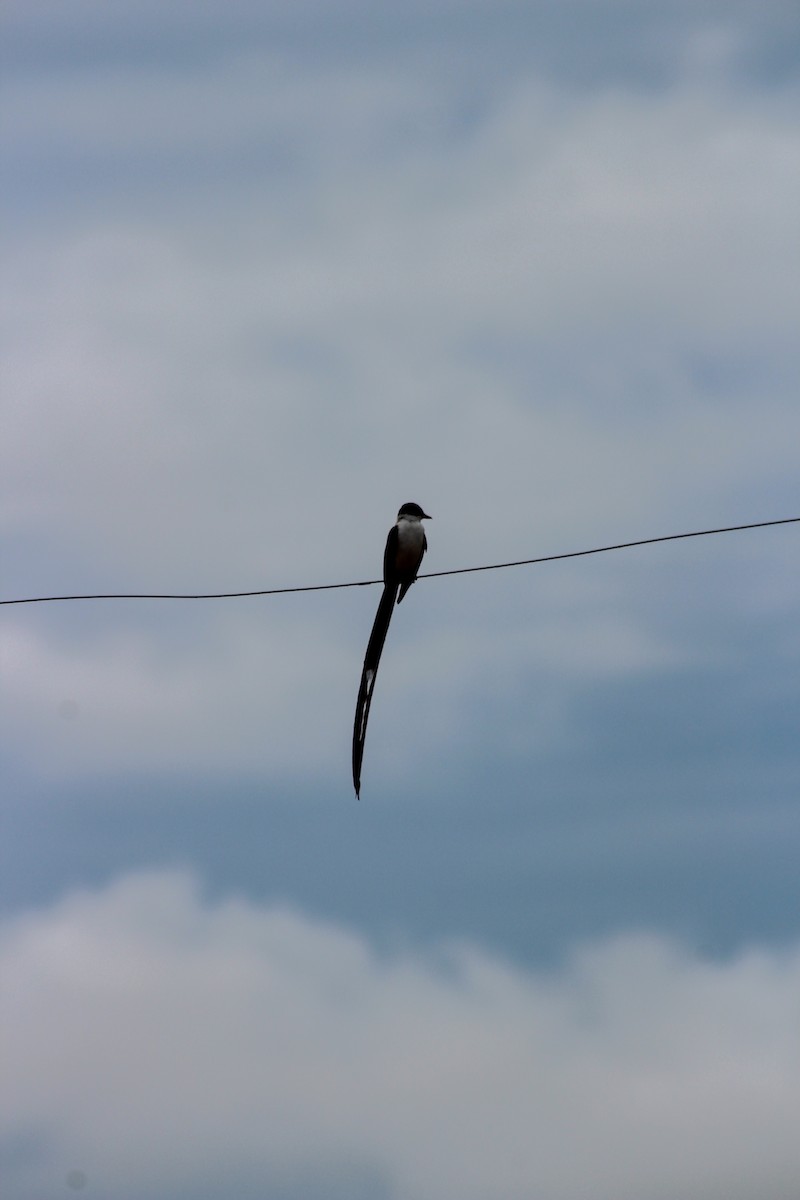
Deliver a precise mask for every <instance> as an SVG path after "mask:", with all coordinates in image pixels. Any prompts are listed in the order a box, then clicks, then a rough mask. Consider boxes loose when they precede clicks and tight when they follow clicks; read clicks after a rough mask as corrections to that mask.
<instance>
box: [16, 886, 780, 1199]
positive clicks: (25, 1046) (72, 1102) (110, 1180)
mask: <svg viewBox="0 0 800 1200" xmlns="http://www.w3.org/2000/svg"><path fill="white" fill-rule="evenodd" d="M0 967H1V968H2V969H0V978H2V979H3V999H2V1020H1V1021H0V1025H1V1026H2V1029H3V1031H4V1034H5V1036H6V1038H7V1042H8V1044H7V1046H6V1048H5V1051H4V1056H3V1057H4V1087H3V1093H2V1094H3V1101H2V1103H3V1107H4V1109H5V1112H4V1121H5V1124H6V1127H7V1128H8V1129H9V1130H10V1131H11V1133H12V1135H13V1136H14V1137H15V1138H16V1141H17V1144H20V1145H21V1144H23V1143H24V1138H25V1135H26V1134H31V1135H32V1133H34V1132H35V1133H36V1134H38V1135H39V1137H40V1143H39V1144H40V1145H41V1146H42V1147H43V1152H42V1154H41V1157H38V1158H37V1156H36V1155H33V1156H32V1161H30V1162H28V1163H27V1165H26V1164H23V1163H22V1162H20V1164H19V1166H18V1171H17V1175H16V1177H15V1178H14V1180H13V1184H14V1186H15V1187H16V1191H15V1192H14V1193H13V1194H15V1195H19V1196H22V1195H29V1194H30V1195H32V1194H34V1192H35V1191H37V1190H38V1191H39V1192H42V1193H45V1194H50V1193H51V1192H53V1191H55V1190H56V1189H57V1188H58V1187H59V1186H60V1185H61V1184H62V1181H63V1179H64V1178H65V1177H66V1175H67V1172H68V1171H70V1170H75V1169H78V1170H81V1171H83V1172H84V1173H85V1175H86V1177H87V1180H88V1181H89V1182H90V1183H91V1184H92V1185H93V1187H94V1189H95V1190H96V1191H98V1192H103V1194H110V1195H114V1196H116V1197H119V1198H120V1200H124V1198H127V1197H129V1196H130V1197H132V1196H138V1197H147V1196H158V1197H159V1198H160V1200H164V1198H169V1197H172V1196H178V1195H184V1194H192V1195H205V1194H206V1192H205V1190H204V1189H205V1187H207V1186H208V1181H209V1180H212V1181H213V1180H220V1179H222V1178H227V1179H228V1188H227V1189H226V1194H227V1195H229V1196H230V1197H231V1198H232V1200H237V1195H239V1194H242V1195H245V1194H247V1195H248V1196H249V1195H250V1194H251V1193H250V1192H247V1191H246V1189H245V1184H244V1182H243V1181H244V1179H245V1178H249V1179H250V1180H251V1181H252V1180H259V1179H260V1181H261V1189H262V1190H261V1192H260V1193H257V1192H254V1193H252V1194H261V1195H269V1194H271V1191H270V1187H271V1186H273V1185H274V1182H275V1180H276V1179H280V1180H282V1181H283V1186H284V1188H285V1190H284V1191H281V1193H280V1194H286V1192H288V1191H289V1190H290V1185H291V1184H292V1181H293V1180H294V1181H295V1184H296V1185H298V1188H299V1190H302V1187H300V1186H299V1183H302V1181H303V1180H305V1184H304V1186H305V1187H306V1189H307V1190H306V1195H314V1194H319V1195H320V1196H323V1195H329V1194H330V1190H329V1191H326V1188H325V1182H324V1180H325V1176H326V1172H327V1174H328V1179H329V1188H330V1187H333V1186H335V1185H336V1183H337V1180H342V1179H345V1178H351V1179H355V1178H356V1177H357V1176H358V1175H359V1172H361V1175H362V1176H363V1177H366V1176H368V1175H369V1174H370V1172H371V1173H372V1176H373V1177H374V1178H375V1180H376V1181H379V1182H376V1185H375V1190H374V1192H370V1191H369V1190H366V1191H364V1192H363V1194H364V1195H374V1196H376V1197H378V1196H392V1197H393V1198H394V1200H404V1198H405V1197H408V1198H411V1197H414V1200H449V1198H450V1197H452V1196H456V1195H457V1196H460V1197H463V1198H464V1200H471V1198H472V1200H479V1198H481V1200H483V1198H485V1197H487V1196H497V1195H502V1196H504V1197H507V1198H508V1200H512V1198H513V1197H520V1198H521V1200H522V1198H523V1197H524V1198H525V1200H527V1198H528V1197H530V1196H531V1195H532V1194H536V1195H547V1196H548V1197H551V1198H552V1200H582V1198H584V1200H589V1198H590V1197H592V1198H594V1197H597V1196H599V1195H613V1196H614V1197H618V1198H619V1200H664V1198H666V1197H670V1198H673V1200H674V1198H676V1197H686V1198H687V1200H689V1197H691V1200H712V1198H713V1200H720V1198H721V1197H725V1200H751V1198H752V1196H753V1195H755V1194H756V1193H758V1194H759V1195H764V1196H769V1197H770V1200H790V1197H793V1195H794V1189H795V1187H796V1180H797V1175H798V1172H800V1158H798V1148H797V1138H796V1133H795V1126H796V1116H795V1114H796V1112H797V1111H798V1107H800V1083H798V1080H800V1070H798V1067H800V1061H798V1053H797V1046H796V1014H797V1004H798V1000H800V950H798V949H797V948H795V949H792V950H787V951H784V952H780V953H778V952H766V951H757V950H753V951H751V952H748V953H745V954H743V955H741V956H740V957H738V958H736V959H735V960H731V961H729V962H724V963H712V962H707V961H704V960H702V959H701V958H699V957H697V956H696V955H695V954H694V953H692V952H689V951H687V950H686V949H683V948H681V947H680V946H677V945H674V944H671V943H668V942H665V941H663V940H662V939H660V938H657V937H653V936H647V935H637V936H623V937H620V938H617V939H613V940H611V941H606V942H602V943H598V944H596V945H593V946H589V947H584V948H582V949H578V950H576V951H575V952H574V953H573V954H572V955H571V956H570V957H569V958H568V959H567V960H566V961H564V962H563V963H562V964H561V965H560V966H558V967H555V968H551V969H543V968H542V969H537V970H534V971H522V970H519V969H516V968H512V967H510V966H508V965H506V964H503V963H501V962H498V961H495V960H493V959H492V958H490V957H487V956H486V955H485V954H483V953H482V952H480V951H479V950H477V949H475V948H474V947H470V946H451V947H443V948H442V949H441V951H440V952H439V953H437V954H436V955H433V956H431V955H430V954H427V955H420V954H417V953H411V952H405V953H402V954H401V953H392V954H388V955H378V954H376V953H375V951H374V950H373V949H372V948H371V947H370V946H369V945H368V944H366V943H365V942H364V941H363V940H361V939H360V938H359V937H357V936H355V935H354V934H352V933H350V932H348V931H347V930H345V929H341V928H337V927H334V926H331V925H326V924H323V923H319V922H315V921H311V920H309V919H307V918H305V917H304V916H302V915H300V914H298V913H296V912H291V911H285V910H282V909H274V908H270V909H262V908H259V907H257V906H254V905H252V904H249V903H246V902H244V901H243V900H240V899H237V898H230V899H227V900H224V901H219V902H215V903H208V902H206V901H204V900H202V899H201V897H200V896H199V894H198V891H197V888H196V886H195V884H194V882H193V881H192V880H191V879H190V878H188V877H186V876H183V875H180V874H169V873H165V874H153V875H142V876H130V877H127V878H123V879H122V880H120V881H118V882H117V883H115V884H113V885H112V886H110V887H108V888H107V889H106V890H104V891H102V892H98V893H75V894H72V895H70V896H67V897H66V898H64V899H63V900H62V901H60V902H59V903H57V904H55V905H54V906H53V907H52V908H50V909H47V910H44V911H40V912H31V913H28V914H25V915H23V916H21V917H18V918H15V919H14V920H11V921H7V922H6V923H5V926H4V929H3V935H2V950H0ZM315 1173H317V1174H318V1178H317V1179H316V1181H315V1183H314V1182H312V1181H311V1180H312V1179H313V1176H314V1174H315ZM240 1187H241V1188H242V1191H241V1193H240V1192H239V1190H238V1189H239V1188H240ZM317 1189H318V1190H317ZM212 1190H213V1189H212ZM277 1191H278V1189H277V1188H276V1194H277ZM359 1194H362V1193H359Z"/></svg>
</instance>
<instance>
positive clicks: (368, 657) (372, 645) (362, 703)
mask: <svg viewBox="0 0 800 1200" xmlns="http://www.w3.org/2000/svg"><path fill="white" fill-rule="evenodd" d="M397 588H398V585H397V584H396V583H395V584H390V583H387V584H386V585H385V586H384V589H383V595H382V596H381V600H380V604H379V605H378V611H377V612H376V614H375V620H374V622H373V624H372V633H371V634H370V635H369V641H368V642H367V652H366V654H365V655H364V669H363V671H362V672H361V686H360V687H359V689H358V700H357V701H356V717H355V721H354V723H353V787H354V788H355V789H356V796H357V797H358V798H360V793H361V760H362V759H363V757H364V740H365V738H366V736H367V721H368V720H369V707H370V705H371V703H372V692H373V689H374V687H375V679H376V676H377V674H378V665H379V663H380V661H381V653H382V651H383V643H384V642H385V641H386V634H387V633H388V632H389V622H390V621H391V619H392V613H393V611H394V602H395V598H396V596H397Z"/></svg>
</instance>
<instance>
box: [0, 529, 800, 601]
mask: <svg viewBox="0 0 800 1200" xmlns="http://www.w3.org/2000/svg"><path fill="white" fill-rule="evenodd" d="M797 522H800V517H783V518H781V519H780V520H778V521H754V522H753V523H752V524H750V525H726V526H724V527H723V528H721V529H697V530H695V531H694V532H692V533H668V534H665V535H663V536H662V537H651V538H641V539H640V540H639V541H637V542H616V543H615V544H614V545H613V546H596V547H594V548H593V549H591V550H570V551H568V552H567V553H566V554H544V555H542V556H541V557H539V558H518V559H515V560H514V561H513V562H502V563H489V564H488V565H486V566H482V567H456V568H454V569H453V570H451V571H428V572H427V573H426V574H423V575H419V576H417V578H418V579H438V578H440V577H441V576H443V575H470V574H472V573H473V572H475V571H501V570H503V569H504V568H505V567H527V566H531V565H533V564H535V563H545V562H556V561H558V560H559V559H563V558H585V557H586V556H587V555H589V554H606V553H608V551H609V550H629V549H631V547H633V546H652V545H653V544H654V543H655V542H677V541H679V540H680V539H681V538H695V537H709V536H710V535H711V534H714V533H738V532H739V531H740V530H742V529H765V528H766V527H767V526H769V525H792V524H795V523H797ZM376 583H383V580H382V579H357V580H353V581H352V582H351V583H317V584H311V585H309V586H306V587H283V588H263V589H262V590H260V591H257V592H202V593H197V594H186V593H171V592H98V593H96V594H93V595H86V596H28V597H26V598H25V599H23V600H0V604H46V603H49V602H52V601H57V600H234V599H240V598H242V597H244V596H284V595H287V594H289V593H290V592H329V591H333V590H334V589H336V588H351V587H372V586H373V585H374V584H376Z"/></svg>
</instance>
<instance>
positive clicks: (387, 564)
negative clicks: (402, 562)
mask: <svg viewBox="0 0 800 1200" xmlns="http://www.w3.org/2000/svg"><path fill="white" fill-rule="evenodd" d="M397 537H398V534H397V526H396V525H393V526H392V528H391V529H390V530H389V534H388V537H387V538H386V549H385V550H384V552H383V582H384V583H391V582H392V581H393V580H394V578H395V575H396V573H397Z"/></svg>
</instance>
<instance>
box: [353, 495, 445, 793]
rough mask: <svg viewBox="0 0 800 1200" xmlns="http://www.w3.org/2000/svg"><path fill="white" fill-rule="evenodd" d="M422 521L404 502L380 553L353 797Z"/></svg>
mask: <svg viewBox="0 0 800 1200" xmlns="http://www.w3.org/2000/svg"><path fill="white" fill-rule="evenodd" d="M423 520H426V521H430V520H431V518H430V517H429V516H428V514H427V513H426V512H423V511H422V509H421V508H420V506H419V505H418V504H404V505H403V506H402V508H401V509H400V511H399V512H398V514H397V524H396V525H393V526H392V528H391V529H390V530H389V536H388V537H387V539H386V550H385V552H384V555H383V595H382V596H381V602H380V604H379V605H378V611H377V613H376V614H375V622H374V624H373V626H372V633H371V634H370V635H369V642H368V643H367V653H366V654H365V655H364V670H363V671H362V673H361V686H360V688H359V689H358V701H357V702H356V719H355V724H354V725H353V786H354V787H355V789H356V796H357V797H360V792H361V760H362V758H363V757H364V739H365V737H366V736H367V720H368V718H369V706H370V704H371V703H372V690H373V688H374V687H375V677H376V675H377V674H378V664H379V662H380V661H381V651H382V650H383V643H384V642H385V641H386V634H387V633H388V631H389V622H390V621H391V619H392V613H393V612H394V603H395V599H396V600H397V603H398V604H399V603H400V601H401V600H402V599H403V596H405V594H406V592H407V591H408V589H409V588H410V587H411V585H412V583H413V582H414V580H415V579H416V578H417V571H418V570H419V566H420V563H421V562H422V556H423V554H424V553H425V551H426V550H427V549H428V541H427V538H426V537H425V530H424V529H423V528H422V522H423Z"/></svg>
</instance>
